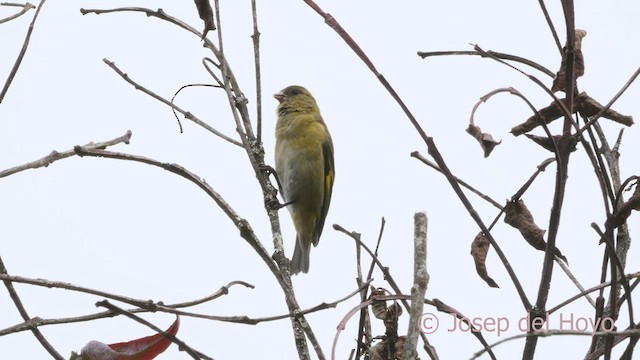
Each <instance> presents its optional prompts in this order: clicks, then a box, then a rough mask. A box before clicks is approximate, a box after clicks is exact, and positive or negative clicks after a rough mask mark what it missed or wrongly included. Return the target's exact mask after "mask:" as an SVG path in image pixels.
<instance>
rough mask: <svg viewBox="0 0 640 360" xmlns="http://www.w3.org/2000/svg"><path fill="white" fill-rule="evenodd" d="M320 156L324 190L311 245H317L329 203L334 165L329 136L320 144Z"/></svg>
mask: <svg viewBox="0 0 640 360" xmlns="http://www.w3.org/2000/svg"><path fill="white" fill-rule="evenodd" d="M322 156H323V158H324V189H323V190H324V192H323V198H322V208H321V210H320V217H319V218H318V222H317V223H316V228H315V230H314V235H315V236H314V237H313V246H316V245H318V241H319V240H320V235H321V234H322V228H323V227H324V220H325V219H326V217H327V212H328V211H329V204H330V203H331V192H332V190H333V179H334V176H335V167H334V163H333V143H332V142H331V138H330V137H329V138H328V139H327V141H325V142H324V143H323V144H322Z"/></svg>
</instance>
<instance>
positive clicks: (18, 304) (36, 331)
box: [0, 257, 64, 360]
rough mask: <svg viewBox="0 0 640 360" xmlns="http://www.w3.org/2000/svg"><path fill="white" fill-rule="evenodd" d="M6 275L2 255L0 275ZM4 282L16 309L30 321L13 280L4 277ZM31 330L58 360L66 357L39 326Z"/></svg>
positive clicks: (23, 317) (24, 318)
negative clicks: (43, 333)
mask: <svg viewBox="0 0 640 360" xmlns="http://www.w3.org/2000/svg"><path fill="white" fill-rule="evenodd" d="M6 275H7V268H6V267H5V266H4V262H3V261H2V258H1V257H0V276H3V277H4V276H6ZM3 282H4V286H5V287H6V288H7V291H8V292H9V297H11V300H13V304H14V305H15V307H16V309H18V312H19V313H20V316H21V317H22V319H23V320H25V321H30V320H31V316H29V313H28V312H27V309H26V308H25V307H24V304H23V303H22V300H21V299H20V296H19V295H18V292H17V291H16V289H15V288H14V287H13V283H12V282H11V281H7V280H4V279H3ZM29 330H31V332H32V333H33V336H35V338H36V339H37V340H38V342H39V343H40V345H42V347H43V348H44V349H45V350H47V352H48V353H49V355H51V356H52V357H53V358H54V359H56V360H64V357H62V355H60V353H59V352H58V351H57V350H56V349H55V348H54V347H53V345H51V343H49V341H48V340H47V339H46V338H45V337H44V335H42V332H40V330H39V329H38V328H37V327H31V328H30V329H29Z"/></svg>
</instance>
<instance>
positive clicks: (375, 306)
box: [369, 286, 387, 320]
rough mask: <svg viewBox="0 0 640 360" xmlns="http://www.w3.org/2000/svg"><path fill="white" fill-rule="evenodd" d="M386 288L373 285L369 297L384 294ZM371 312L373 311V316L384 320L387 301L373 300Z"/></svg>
mask: <svg viewBox="0 0 640 360" xmlns="http://www.w3.org/2000/svg"><path fill="white" fill-rule="evenodd" d="M384 294H385V292H384V289H381V288H377V289H376V288H374V287H373V286H372V287H371V295H369V299H371V298H372V297H374V296H382V295H384ZM371 312H373V316H375V317H376V319H380V320H384V318H385V316H386V314H387V302H386V301H383V300H373V302H372V303H371Z"/></svg>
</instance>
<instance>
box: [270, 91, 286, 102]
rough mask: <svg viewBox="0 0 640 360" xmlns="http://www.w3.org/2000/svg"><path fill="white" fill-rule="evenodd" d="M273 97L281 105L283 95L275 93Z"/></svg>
mask: <svg viewBox="0 0 640 360" xmlns="http://www.w3.org/2000/svg"><path fill="white" fill-rule="evenodd" d="M273 97H274V98H276V100H278V102H279V103H281V104H282V102H283V101H284V98H285V96H284V94H283V93H282V92H277V93H275V94H273Z"/></svg>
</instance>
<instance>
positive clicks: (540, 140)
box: [524, 134, 577, 152]
mask: <svg viewBox="0 0 640 360" xmlns="http://www.w3.org/2000/svg"><path fill="white" fill-rule="evenodd" d="M524 136H526V137H527V138H529V139H530V140H532V141H533V142H534V143H536V144H538V145H540V146H542V147H543V148H545V149H547V150H549V151H551V152H555V151H556V150H555V146H554V141H555V144H558V142H559V141H560V138H561V137H562V136H560V135H553V136H552V138H553V140H554V141H551V139H549V137H548V136H537V135H531V134H524ZM572 140H574V139H572ZM576 149H577V148H576V142H575V141H573V144H572V146H571V149H570V151H571V152H574V151H576Z"/></svg>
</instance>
